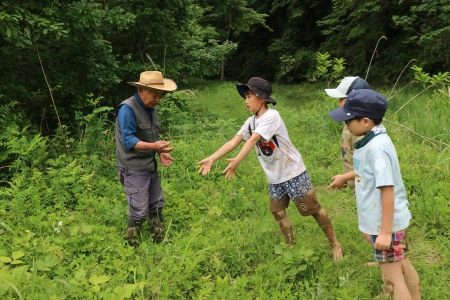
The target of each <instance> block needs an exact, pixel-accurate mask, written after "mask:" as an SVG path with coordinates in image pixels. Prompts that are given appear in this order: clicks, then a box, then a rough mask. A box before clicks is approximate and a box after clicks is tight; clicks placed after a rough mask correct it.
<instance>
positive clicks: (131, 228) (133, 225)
mask: <svg viewBox="0 0 450 300" xmlns="http://www.w3.org/2000/svg"><path fill="white" fill-rule="evenodd" d="M141 227H142V222H139V221H134V220H133V219H131V218H128V228H127V232H126V236H127V242H128V245H130V246H131V247H134V248H136V247H138V246H139V241H138V237H139V235H140V233H141Z"/></svg>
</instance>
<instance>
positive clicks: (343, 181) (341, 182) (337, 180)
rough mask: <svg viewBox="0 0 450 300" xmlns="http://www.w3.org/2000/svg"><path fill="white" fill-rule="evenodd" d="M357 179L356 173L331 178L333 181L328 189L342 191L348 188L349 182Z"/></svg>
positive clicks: (351, 172)
mask: <svg viewBox="0 0 450 300" xmlns="http://www.w3.org/2000/svg"><path fill="white" fill-rule="evenodd" d="M353 178H355V171H354V170H353V171H350V172H348V173H345V174H342V175H335V176H333V177H332V178H331V180H332V181H333V182H332V183H331V184H330V185H329V186H328V189H341V188H344V187H346V186H347V181H349V180H351V179H353Z"/></svg>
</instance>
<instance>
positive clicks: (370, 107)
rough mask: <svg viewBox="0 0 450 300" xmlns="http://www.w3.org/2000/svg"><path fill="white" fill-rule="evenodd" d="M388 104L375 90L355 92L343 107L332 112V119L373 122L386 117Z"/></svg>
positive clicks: (349, 96) (348, 97)
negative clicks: (366, 119)
mask: <svg viewBox="0 0 450 300" xmlns="http://www.w3.org/2000/svg"><path fill="white" fill-rule="evenodd" d="M387 107H388V103H387V100H386V98H385V97H384V96H383V95H381V94H380V93H377V92H375V91H373V90H369V89H362V90H354V91H352V92H351V93H350V94H348V96H347V100H346V101H345V103H344V105H343V106H342V107H339V108H337V109H335V110H332V111H330V112H329V113H328V114H329V115H330V117H331V118H332V119H333V120H335V121H337V122H341V121H346V120H350V119H353V118H356V117H360V118H369V119H371V120H374V119H381V118H383V117H384V114H385V112H386V109H387Z"/></svg>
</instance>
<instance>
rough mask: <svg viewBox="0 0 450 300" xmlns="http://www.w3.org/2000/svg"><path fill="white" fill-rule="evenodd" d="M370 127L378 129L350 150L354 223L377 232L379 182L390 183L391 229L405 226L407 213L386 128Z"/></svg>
mask: <svg viewBox="0 0 450 300" xmlns="http://www.w3.org/2000/svg"><path fill="white" fill-rule="evenodd" d="M372 130H373V131H374V132H375V134H377V133H382V134H380V135H377V136H375V137H374V138H373V139H372V140H371V141H370V142H368V143H367V144H366V145H365V146H364V147H362V148H359V149H356V150H355V153H354V154H353V165H354V168H355V194H356V207H357V210H358V226H359V230H360V231H361V232H364V233H367V234H371V235H378V234H380V232H381V224H382V207H381V191H380V187H382V186H394V220H393V222H392V232H393V233H394V232H396V231H399V230H403V229H405V228H407V227H408V225H409V221H410V219H411V213H410V211H409V209H408V206H409V203H408V200H407V198H406V190H405V186H404V184H403V180H402V175H401V173H400V164H399V162H398V157H397V152H396V151H395V147H394V144H393V143H392V141H391V138H390V137H389V136H388V135H387V134H386V133H385V132H386V128H385V127H384V126H383V125H378V126H376V127H374V128H372Z"/></svg>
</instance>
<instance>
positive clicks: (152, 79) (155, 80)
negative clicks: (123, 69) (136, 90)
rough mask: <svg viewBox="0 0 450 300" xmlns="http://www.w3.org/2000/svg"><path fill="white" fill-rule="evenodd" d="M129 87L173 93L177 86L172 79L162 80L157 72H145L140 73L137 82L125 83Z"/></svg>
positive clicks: (160, 74)
mask: <svg viewBox="0 0 450 300" xmlns="http://www.w3.org/2000/svg"><path fill="white" fill-rule="evenodd" d="M127 83H128V84H129V85H132V86H136V87H142V88H151V89H155V90H161V91H169V92H170V91H174V90H176V89H177V84H176V83H175V81H173V80H172V79H167V78H163V76H162V73H161V72H159V71H145V72H142V73H141V77H140V78H139V82H127Z"/></svg>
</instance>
